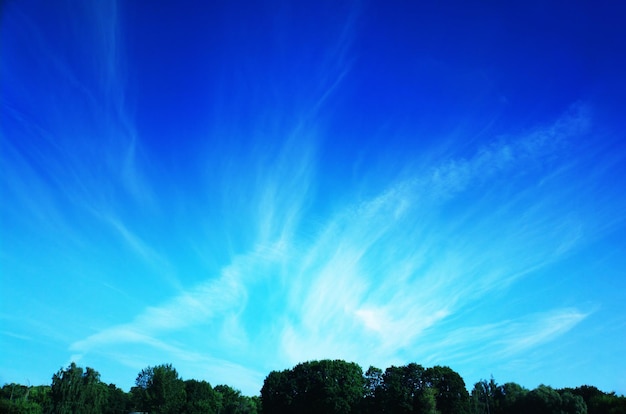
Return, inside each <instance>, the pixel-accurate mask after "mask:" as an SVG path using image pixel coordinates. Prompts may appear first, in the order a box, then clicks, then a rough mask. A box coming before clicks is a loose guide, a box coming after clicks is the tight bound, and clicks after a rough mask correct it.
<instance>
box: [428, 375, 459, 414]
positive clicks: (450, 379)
mask: <svg viewBox="0 0 626 414" xmlns="http://www.w3.org/2000/svg"><path fill="white" fill-rule="evenodd" d="M424 379H425V383H426V385H427V386H428V387H430V388H434V389H435V390H437V395H436V400H437V409H438V410H439V411H440V412H441V414H465V413H467V412H469V393H468V392H467V389H466V388H465V382H464V381H463V378H461V376H460V375H459V374H458V373H457V372H456V371H454V370H452V369H451V368H449V367H442V366H434V367H432V368H428V369H427V370H426V372H424Z"/></svg>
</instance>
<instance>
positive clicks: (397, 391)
mask: <svg viewBox="0 0 626 414" xmlns="http://www.w3.org/2000/svg"><path fill="white" fill-rule="evenodd" d="M424 372H425V370H424V367H422V366H421V365H418V364H415V363H410V364H408V365H404V366H401V367H396V366H391V367H389V368H387V369H386V370H385V373H384V374H383V377H382V379H383V382H382V384H381V387H380V392H379V394H378V396H377V399H378V400H379V403H378V405H379V406H380V407H381V409H382V411H383V412H386V413H394V414H396V413H397V414H402V413H412V412H414V410H413V409H414V406H415V404H416V403H417V401H416V397H417V395H418V394H419V392H420V390H421V389H422V387H423V386H424V385H425V384H424Z"/></svg>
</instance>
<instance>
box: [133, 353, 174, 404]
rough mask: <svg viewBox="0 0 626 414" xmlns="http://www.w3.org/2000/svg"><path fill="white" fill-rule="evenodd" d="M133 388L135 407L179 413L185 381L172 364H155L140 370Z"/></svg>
mask: <svg viewBox="0 0 626 414" xmlns="http://www.w3.org/2000/svg"><path fill="white" fill-rule="evenodd" d="M135 383H136V384H137V386H136V387H134V388H133V393H135V394H136V395H137V398H136V399H135V403H136V404H139V406H138V407H135V408H137V409H139V410H141V411H148V412H150V413H156V414H177V413H180V412H181V411H182V409H183V406H184V404H185V400H186V398H185V383H184V382H183V380H182V379H180V378H179V377H178V372H177V371H176V369H175V368H174V367H172V364H163V365H157V366H155V367H147V368H144V369H143V370H141V372H140V373H139V375H138V376H137V379H136V380H135Z"/></svg>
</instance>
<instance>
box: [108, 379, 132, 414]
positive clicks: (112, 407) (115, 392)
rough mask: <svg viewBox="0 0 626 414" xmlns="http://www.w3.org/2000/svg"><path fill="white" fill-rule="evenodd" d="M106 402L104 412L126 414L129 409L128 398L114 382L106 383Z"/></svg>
mask: <svg viewBox="0 0 626 414" xmlns="http://www.w3.org/2000/svg"><path fill="white" fill-rule="evenodd" d="M107 388H108V392H107V403H106V404H105V407H104V409H103V413H104V414H126V413H128V412H129V411H130V399H129V396H128V394H126V393H125V392H124V390H122V389H120V388H117V387H116V386H115V384H109V385H108V387H107Z"/></svg>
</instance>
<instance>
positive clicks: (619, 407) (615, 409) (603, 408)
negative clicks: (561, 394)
mask: <svg viewBox="0 0 626 414" xmlns="http://www.w3.org/2000/svg"><path fill="white" fill-rule="evenodd" d="M565 391H569V392H571V393H572V394H574V395H577V396H579V397H581V398H582V399H583V401H584V402H585V404H586V405H587V413H588V414H626V397H624V396H617V395H615V393H614V392H612V393H605V392H602V391H600V390H599V389H597V388H596V387H593V386H589V385H583V386H581V387H578V388H574V389H571V388H568V389H566V390H565Z"/></svg>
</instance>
